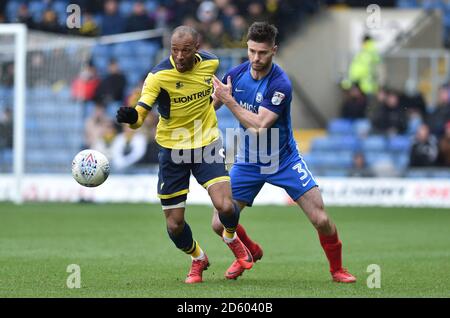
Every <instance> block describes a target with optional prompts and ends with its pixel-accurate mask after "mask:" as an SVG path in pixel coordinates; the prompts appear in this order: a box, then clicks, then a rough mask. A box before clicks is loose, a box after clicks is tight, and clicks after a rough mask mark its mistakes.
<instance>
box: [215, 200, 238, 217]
mask: <svg viewBox="0 0 450 318" xmlns="http://www.w3.org/2000/svg"><path fill="white" fill-rule="evenodd" d="M214 207H215V208H216V210H217V212H218V213H219V214H225V215H229V214H232V213H234V206H233V201H232V200H231V199H230V200H226V199H224V200H222V201H221V202H218V203H216V204H214Z"/></svg>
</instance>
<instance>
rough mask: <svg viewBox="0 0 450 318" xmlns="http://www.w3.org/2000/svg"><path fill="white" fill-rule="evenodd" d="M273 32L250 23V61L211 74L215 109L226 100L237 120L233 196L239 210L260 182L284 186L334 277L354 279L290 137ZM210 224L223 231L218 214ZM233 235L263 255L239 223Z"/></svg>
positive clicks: (286, 84) (287, 88)
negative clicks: (315, 234)
mask: <svg viewBox="0 0 450 318" xmlns="http://www.w3.org/2000/svg"><path fill="white" fill-rule="evenodd" d="M277 33H278V30H277V28H276V27H275V26H273V25H270V24H268V23H266V22H255V23H253V24H252V25H251V26H250V28H249V30H248V34H247V46H248V61H246V62H244V63H242V64H241V65H238V66H236V67H234V68H233V69H231V70H230V71H229V72H228V73H227V74H225V76H224V77H223V79H222V81H220V80H219V79H218V78H216V77H214V79H213V81H214V89H215V91H214V96H213V98H214V106H215V108H216V109H217V108H219V107H220V106H221V105H222V104H223V105H225V106H226V107H227V108H228V109H229V110H230V111H231V112H232V113H233V115H234V116H235V117H236V118H237V119H238V121H239V122H240V137H241V138H240V144H239V148H238V151H237V155H236V158H235V162H234V165H233V167H232V169H231V171H230V177H231V186H232V193H233V199H234V200H236V201H237V202H238V204H239V205H240V207H241V209H243V208H244V207H245V206H251V205H252V204H253V200H254V198H255V197H256V195H257V194H258V193H259V191H260V190H261V188H262V186H263V185H264V183H266V182H268V183H270V184H273V185H275V186H279V187H282V188H284V189H285V190H286V192H287V193H288V194H289V196H290V197H291V198H292V200H294V201H295V202H296V203H297V204H298V206H299V207H300V208H301V209H302V210H303V211H304V213H305V214H306V216H307V217H308V219H309V220H310V221H311V223H312V224H313V226H314V227H315V228H316V230H317V232H318V236H319V240H320V244H321V246H322V247H323V249H324V252H325V255H326V257H327V259H328V261H329V264H330V272H331V276H332V279H333V280H334V281H336V282H343V283H352V282H355V281H356V278H355V277H354V276H353V275H352V274H350V273H349V272H348V271H347V270H346V269H345V268H343V267H342V243H341V241H340V239H339V237H338V233H337V230H336V226H335V225H334V224H333V222H332V221H331V219H330V217H329V216H328V215H327V213H326V212H325V209H324V203H323V200H322V195H321V193H320V191H319V189H318V185H317V183H316V180H315V179H314V176H313V175H312V174H311V172H310V171H309V170H308V167H307V165H306V163H305V161H304V160H303V158H302V156H301V155H300V153H299V151H298V148H297V144H296V142H295V140H294V137H293V133H292V127H291V118H290V108H291V101H292V88H291V83H290V81H289V78H288V76H287V75H286V73H285V72H284V71H283V70H282V69H281V67H280V66H278V65H277V64H275V63H274V62H273V61H272V59H273V57H274V55H275V53H276V52H277V48H278V47H277V45H276V43H275V40H276V36H277ZM212 227H213V229H214V231H215V232H216V233H217V234H218V235H222V232H223V225H222V224H221V223H220V220H219V218H218V214H217V213H214V217H213V221H212ZM236 235H237V236H238V237H239V238H240V239H241V241H242V242H243V243H244V244H245V245H246V247H247V248H248V249H249V250H250V252H251V253H252V255H253V260H254V261H257V260H259V259H260V258H261V257H262V255H263V252H262V249H261V247H260V246H259V245H258V244H256V243H255V242H253V241H252V240H251V239H250V238H249V236H248V235H247V233H246V231H245V229H244V228H243V227H242V225H239V226H238V228H237V230H236ZM244 270H245V269H244V268H243V267H242V266H240V264H239V263H238V262H237V261H234V262H233V263H232V265H231V266H230V267H229V268H228V270H227V271H226V273H225V277H226V278H228V279H236V278H237V277H238V276H240V275H241V274H242V273H243V272H244Z"/></svg>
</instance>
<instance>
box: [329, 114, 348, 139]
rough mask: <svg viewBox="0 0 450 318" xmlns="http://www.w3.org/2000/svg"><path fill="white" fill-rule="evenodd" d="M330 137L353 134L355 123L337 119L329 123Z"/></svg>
mask: <svg viewBox="0 0 450 318" xmlns="http://www.w3.org/2000/svg"><path fill="white" fill-rule="evenodd" d="M328 133H329V134H330V135H351V134H352V133H353V122H352V121H351V120H349V119H344V118H337V119H333V120H331V121H330V122H329V123H328Z"/></svg>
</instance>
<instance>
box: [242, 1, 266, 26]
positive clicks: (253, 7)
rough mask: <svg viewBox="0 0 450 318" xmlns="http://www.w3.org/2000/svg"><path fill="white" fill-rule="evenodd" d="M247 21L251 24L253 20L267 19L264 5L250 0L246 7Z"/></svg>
mask: <svg viewBox="0 0 450 318" xmlns="http://www.w3.org/2000/svg"><path fill="white" fill-rule="evenodd" d="M246 16H247V21H248V24H249V25H251V24H252V23H253V22H262V21H268V20H269V15H268V14H267V12H266V11H265V10H264V6H263V4H262V3H261V2H259V1H252V2H250V4H249V5H248V7H247V15H246Z"/></svg>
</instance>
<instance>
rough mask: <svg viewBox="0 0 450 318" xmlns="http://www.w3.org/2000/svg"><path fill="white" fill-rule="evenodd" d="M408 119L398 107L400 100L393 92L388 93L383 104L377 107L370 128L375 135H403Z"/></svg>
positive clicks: (399, 106) (402, 109)
mask: <svg viewBox="0 0 450 318" xmlns="http://www.w3.org/2000/svg"><path fill="white" fill-rule="evenodd" d="M407 124H408V119H407V116H406V112H405V110H404V108H403V107H401V105H400V99H399V96H398V94H397V93H396V92H395V91H392V90H391V91H388V92H387V94H386V98H385V102H384V103H383V104H382V105H378V110H377V111H376V114H375V117H374V118H373V122H372V127H373V128H374V130H375V133H383V134H389V135H396V134H403V133H404V132H405V131H406V128H407Z"/></svg>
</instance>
